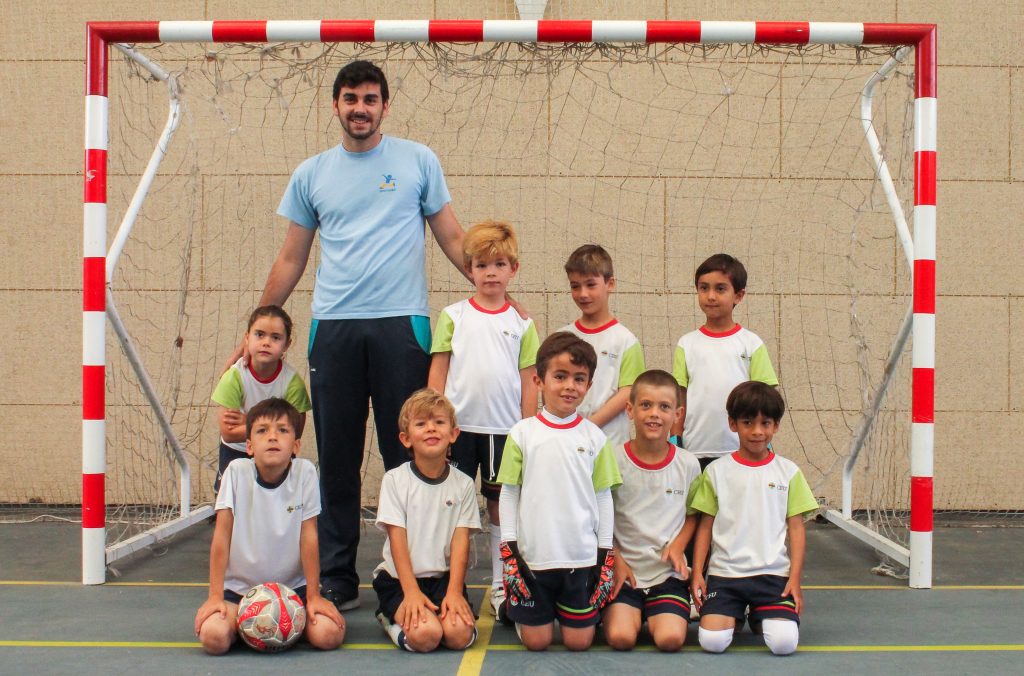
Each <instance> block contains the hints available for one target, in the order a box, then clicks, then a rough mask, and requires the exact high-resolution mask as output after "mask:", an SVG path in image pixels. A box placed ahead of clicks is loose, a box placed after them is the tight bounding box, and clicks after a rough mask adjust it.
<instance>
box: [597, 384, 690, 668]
mask: <svg viewBox="0 0 1024 676" xmlns="http://www.w3.org/2000/svg"><path fill="white" fill-rule="evenodd" d="M626 413H627V414H628V415H629V417H630V419H631V420H632V421H633V425H634V427H635V436H634V438H633V439H631V440H630V441H627V442H626V443H624V444H620V445H619V446H618V447H617V448H616V460H617V462H618V466H619V472H620V473H621V474H622V485H621V486H619V487H618V488H617V489H615V491H614V499H615V549H616V557H615V572H614V580H615V583H614V585H613V587H612V596H611V599H612V600H611V602H610V603H609V605H608V607H607V608H606V609H605V611H604V634H605V639H606V640H607V641H608V645H610V646H611V647H612V648H614V649H616V650H631V649H632V648H633V646H635V645H636V640H637V636H638V635H639V633H640V629H641V628H642V627H643V625H644V623H645V622H646V623H647V627H648V629H649V630H650V633H651V636H652V638H653V639H654V644H655V645H656V646H657V647H658V649H659V650H664V651H669V652H671V651H676V650H679V649H680V648H681V647H682V646H683V643H684V642H685V641H686V628H687V623H688V621H689V619H690V592H689V589H688V586H687V583H686V580H687V578H688V577H689V573H688V570H687V567H686V557H685V556H683V549H684V548H685V547H686V545H687V543H689V541H690V538H691V537H692V535H693V532H694V530H695V529H696V527H697V520H698V519H697V513H696V511H693V510H687V507H686V502H687V499H688V497H689V495H690V494H691V491H692V490H693V488H694V487H695V486H696V484H697V482H698V480H699V479H700V464H699V463H698V462H697V458H696V457H694V456H693V454H692V453H689V452H688V451H684V450H683V449H681V448H678V447H676V446H674V445H672V444H670V443H669V442H668V434H669V430H670V429H671V427H672V424H673V423H674V422H675V420H676V418H677V417H678V416H679V386H678V385H676V381H675V379H674V378H673V377H672V374H670V373H668V372H667V371H661V370H657V369H655V370H651V371H645V372H644V373H641V374H640V376H639V377H637V379H636V381H635V382H634V383H633V389H632V391H631V392H630V397H629V403H628V404H627V405H626Z"/></svg>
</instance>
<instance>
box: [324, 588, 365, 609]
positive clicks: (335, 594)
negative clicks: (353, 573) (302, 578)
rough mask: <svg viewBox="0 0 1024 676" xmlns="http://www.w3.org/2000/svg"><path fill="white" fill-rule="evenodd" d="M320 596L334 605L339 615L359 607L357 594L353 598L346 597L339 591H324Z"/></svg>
mask: <svg viewBox="0 0 1024 676" xmlns="http://www.w3.org/2000/svg"><path fill="white" fill-rule="evenodd" d="M320 595H321V596H323V597H324V598H325V599H327V600H328V601H330V602H331V603H333V604H334V607H335V608H337V609H338V612H339V613H343V612H345V611H346V610H355V609H356V608H358V607H359V592H356V595H355V596H351V595H347V594H345V592H343V591H342V590H340V589H324V590H322V591H321V592H320Z"/></svg>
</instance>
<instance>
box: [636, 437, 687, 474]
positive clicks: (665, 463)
mask: <svg viewBox="0 0 1024 676" xmlns="http://www.w3.org/2000/svg"><path fill="white" fill-rule="evenodd" d="M666 443H667V442H666ZM625 449H626V457H627V458H629V459H630V461H631V462H632V463H633V464H634V465H636V466H637V467H639V468H640V469H646V470H659V469H664V468H666V467H668V465H669V463H671V462H672V459H673V458H675V457H676V447H675V446H673V445H672V444H671V443H669V444H668V453H666V454H665V457H664V458H663V459H662V461H661V462H658V463H654V464H651V463H647V462H644V461H643V460H641V459H640V458H638V457H636V455H634V453H633V442H632V441H627V442H626V444H625Z"/></svg>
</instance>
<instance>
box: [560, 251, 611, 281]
mask: <svg viewBox="0 0 1024 676" xmlns="http://www.w3.org/2000/svg"><path fill="white" fill-rule="evenodd" d="M572 273H576V274H578V275H588V276H593V275H601V276H602V277H604V281H606V282H607V281H608V280H609V279H611V278H612V277H614V276H615V269H614V268H613V267H612V257H611V255H609V253H608V252H607V251H605V249H604V247H603V246H601V245H600V244H584V245H583V246H581V247H579V248H578V249H576V250H575V251H573V252H572V253H571V254H569V260H567V261H566V262H565V274H567V275H570V274H572Z"/></svg>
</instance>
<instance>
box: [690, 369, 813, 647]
mask: <svg viewBox="0 0 1024 676" xmlns="http://www.w3.org/2000/svg"><path fill="white" fill-rule="evenodd" d="M785 408H786V405H785V402H784V401H783V400H782V395H780V394H779V393H778V391H777V390H775V388H773V387H771V386H769V385H766V384H764V383H760V382H756V381H749V382H745V383H742V384H740V385H738V386H737V387H736V388H735V389H734V390H733V391H732V392H731V393H730V394H729V398H728V401H727V402H726V409H727V411H728V415H729V427H730V428H731V429H732V430H733V431H734V432H736V433H737V434H738V435H739V450H737V451H734V452H733V453H732V454H730V455H727V456H723V457H721V458H719V459H717V460H715V461H714V462H712V463H711V464H710V465H708V467H707V469H706V470H704V474H703V476H702V478H701V481H700V482H699V484H698V486H697V488H696V491H695V493H694V496H693V499H692V500H691V502H690V506H691V507H692V508H693V509H695V510H697V511H699V512H702V513H703V516H702V517H701V521H700V525H699V526H698V528H697V537H696V544H695V545H694V559H693V574H692V576H691V583H690V589H691V591H692V592H693V601H694V603H695V604H696V605H697V607H698V608H699V609H700V611H701V619H700V630H699V638H700V645H701V647H702V648H704V650H707V651H708V652H714V653H720V652H723V651H724V650H725V649H726V648H728V647H729V644H730V643H732V637H733V632H734V631H735V628H736V626H737V624H740V625H741V626H742V622H743V620H744V615H745V610H746V608H747V607H748V606H749V608H750V615H749V619H750V627H751V629H752V630H754V631H757V632H760V633H762V634H763V635H764V642H765V644H766V645H767V646H768V648H769V649H770V650H771V651H772V653H774V654H776V655H789V654H790V653H792V652H794V651H795V650H796V648H797V644H798V643H799V639H800V629H799V622H800V611H801V610H802V607H803V594H802V592H801V589H800V577H801V575H802V573H803V567H804V554H805V551H806V538H805V534H804V520H803V519H804V517H803V515H804V514H805V513H807V512H811V511H814V510H815V509H817V508H818V502H817V500H815V499H814V495H813V494H812V493H811V489H810V488H809V487H808V485H807V480H806V479H805V478H804V475H803V473H802V472H801V471H800V468H799V467H797V466H796V464H794V463H793V462H791V461H789V460H786V459H785V458H781V457H779V456H777V455H775V453H773V452H772V450H771V447H770V444H771V440H772V437H773V436H774V435H775V432H776V431H778V429H779V421H781V420H782V414H783V413H784V412H785ZM787 538H788V539H789V548H788V549H787V547H786V540H787ZM709 549H710V551H711V557H710V561H709V560H708V551H709ZM705 562H708V575H707V580H706V581H705V578H704V575H703V571H704V564H705Z"/></svg>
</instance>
